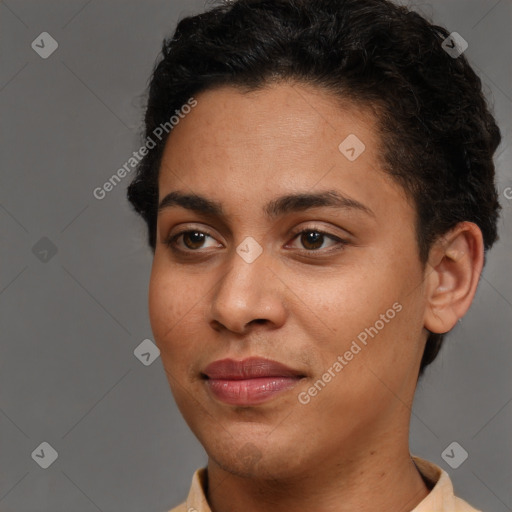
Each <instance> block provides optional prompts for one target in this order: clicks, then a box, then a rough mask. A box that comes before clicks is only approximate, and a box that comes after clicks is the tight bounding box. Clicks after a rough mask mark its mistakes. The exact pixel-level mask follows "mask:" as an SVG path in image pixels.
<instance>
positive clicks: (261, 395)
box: [202, 357, 304, 406]
mask: <svg viewBox="0 0 512 512" xmlns="http://www.w3.org/2000/svg"><path fill="white" fill-rule="evenodd" d="M202 375H203V378H204V379H205V384H206V386H207V388H208V390H209V391H210V392H211V393H212V394H213V395H214V397H215V398H217V399H219V400H220V401H222V402H224V403H227V404H231V405H241V406H243V405H245V406H249V405H256V404H260V403H263V402H266V401H268V400H270V399H271V398H273V397H275V396H276V395H277V394H280V393H283V392H284V391H287V390H290V389H291V388H293V387H295V386H296V385H297V383H298V382H299V381H300V380H301V379H302V378H303V377H304V375H303V374H302V373H301V372H299V371H297V370H294V369H292V368H289V367H288V366H285V365H284V364H281V363H278V362H277V361H272V360H270V359H263V358H258V357H251V358H248V359H243V360H241V361H235V360H234V359H221V360H219V361H215V362H213V363H211V364H209V365H208V366H207V367H206V368H205V369H204V371H203V372H202Z"/></svg>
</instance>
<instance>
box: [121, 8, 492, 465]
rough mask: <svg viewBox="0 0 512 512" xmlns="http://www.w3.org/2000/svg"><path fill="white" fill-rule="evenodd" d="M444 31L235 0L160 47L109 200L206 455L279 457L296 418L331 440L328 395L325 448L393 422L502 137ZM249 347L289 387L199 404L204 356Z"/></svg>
mask: <svg viewBox="0 0 512 512" xmlns="http://www.w3.org/2000/svg"><path fill="white" fill-rule="evenodd" d="M448 36H449V32H448V31H447V30H446V29H444V28H442V27H439V26H435V25H432V24H430V23H429V22H428V21H427V20H425V19H424V18H423V17H421V16H420V15H418V14H417V13H415V12H412V11H408V10H407V9H406V8H404V7H399V6H396V5H394V4H392V3H390V2H387V1H385V0H316V1H315V2H312V1H308V0H238V1H235V2H232V3H229V4H225V5H221V6H219V7H216V8H214V9H212V10H210V11H208V12H206V13H204V14H201V15H198V16H194V17H190V18H185V19H183V20H182V21H181V22H180V23H179V24H178V27H177V29H176V32H175V34H174V36H173V37H171V38H170V39H168V40H166V41H165V42H164V45H163V50H162V58H161V60H160V61H159V63H158V65H157V66H156V67H155V70H154V72H153V76H152V79H151V84H150V89H149V98H148V104H147V111H146V117H145V137H146V139H147V140H151V141H152V145H153V146H154V147H153V148H152V149H151V150H150V151H149V152H148V153H147V154H146V155H145V156H144V158H143V159H142V160H141V162H140V164H139V167H138V170H137V175H136V177H135V178H134V180H133V181H132V183H131V184H130V186H129V190H128V196H129V200H130V201H131V203H132V205H133V207H134V209H135V210H136V211H137V212H138V213H139V214H140V215H142V217H143V218H144V220H145V221H146V223H147V227H148V242H149V245H150V247H151V249H152V251H153V254H154V260H153V269H152V275H151V282H150V317H151V324H152V328H153V333H154V336H155V340H156V341H157V344H158V345H159V348H160V350H161V352H162V359H163V362H164V366H165V368H166V371H167V375H168V377H169V382H170V384H171V387H172V388H173V392H174V395H175V398H176V400H177V403H178V405H179V406H180V409H181V410H182V412H183V414H184V416H185V419H186V420H187V422H188V423H189V425H190V426H191V428H192V429H193V431H194V432H195V433H196V435H197V436H198V437H199V439H200V440H201V441H202V442H203V445H205V447H207V451H209V453H213V454H214V455H217V457H216V460H218V461H219V463H220V461H221V460H222V455H221V454H222V453H227V452H229V451H232V450H233V448H235V447H236V448H237V449H241V446H245V444H244V442H249V443H251V445H255V446H257V449H258V453H262V452H263V451H264V450H265V449H266V448H269V453H270V452H271V453H273V454H274V456H275V457H277V458H278V459H276V460H284V459H282V454H283V453H284V450H286V449H290V448H291V447H294V446H296V444H297V441H298V440H299V439H300V437H301V436H302V435H304V431H306V432H308V430H310V431H311V432H313V431H315V429H316V431H318V430H320V431H321V432H323V433H324V434H325V438H326V439H327V438H332V432H328V430H329V428H332V427H329V426H328V425H326V424H325V422H324V423H321V426H319V424H320V423H319V422H321V418H322V415H324V416H325V414H326V412H328V409H327V405H329V406H330V407H333V408H334V409H335V410H336V411H338V412H335V413H333V412H332V411H331V412H329V414H330V418H331V420H330V421H332V418H337V417H339V418H340V421H341V423H343V421H345V420H344V419H343V418H345V415H346V414H348V415H350V416H351V417H357V418H358V419H357V421H352V422H350V424H348V423H347V422H346V421H345V423H347V424H345V425H344V426H342V427H339V424H338V426H337V428H336V432H337V433H336V436H337V439H338V440H339V441H340V442H341V441H343V440H347V439H349V438H350V437H353V436H354V435H355V433H356V432H358V434H357V435H359V436H361V435H364V434H362V433H363V432H365V429H367V432H370V430H372V429H373V430H375V429H376V428H379V425H381V424H383V423H384V422H385V420H386V418H387V419H389V418H390V417H391V415H393V414H398V415H403V416H404V417H405V416H406V415H407V411H405V410H404V411H400V412H397V408H398V409H400V406H399V405H397V403H400V402H401V403H402V405H403V404H404V403H410V401H411V400H412V394H413V391H414V385H415V383H416V380H417V378H418V375H421V373H422V372H423V370H424V369H425V367H426V366H427V365H428V364H430V363H431V362H432V361H433V360H434V358H435V357H436V356H437V354H438V352H439V349H440V347H441V343H442V340H443V335H444V334H445V333H446V332H448V331H449V330H450V329H451V328H452V327H453V325H454V324H455V322H456V321H457V319H458V318H460V317H461V316H463V314H464V313H465V311H467V309H468V308H469V305H470V303H471V300H472V298H473V296H474V293H475V290H476V286H477V282H478V277H479V274H480V271H481V268H482V266H483V259H484V254H485V251H487V250H488V249H489V248H490V247H491V246H492V245H493V243H494V242H495V240H496V239H497V232H496V224H497V218H498V213H499V203H498V199H497V193H496V189H495V184H494V165H493V160H492V159H493V154H494V152H495V150H496V148H497V146H498V145H499V142H500V139H501V138H500V131H499V129H498V127H497V125H496V123H495V121H494V118H493V116H492V115H491V113H490V112H489V109H488V106H487V104H486V101H485V98H484V96H483V94H482V90H481V82H480V80H479V78H478V77H477V76H476V74H475V73H474V71H473V70H472V68H471V67H470V66H469V64H468V62H467V60H466V58H465V57H464V56H463V55H460V56H459V57H457V58H452V57H451V56H450V55H448V54H447V53H446V52H445V51H444V50H443V48H442V46H441V43H442V42H443V40H444V39H445V38H446V37H448ZM184 106H187V108H186V109H185V108H184ZM173 116H174V118H175V119H176V121H175V122H172V125H173V127H172V129H168V128H169V122H170V119H171V118H172V117H173ZM162 127H165V128H164V130H163V131H162ZM155 134H157V135H155ZM354 136H355V138H354ZM361 143H362V144H361ZM354 157H355V158H354ZM171 193H173V195H171V196H169V194H171ZM177 193H178V194H177ZM315 194H316V195H315ZM313 195H315V196H314V197H313ZM198 196H201V198H199V197H198ZM292 196H294V197H292ZM164 198H167V199H166V200H165V201H164V203H165V204H163V205H162V208H160V209H159V204H160V203H161V202H162V200H164ZM202 199H207V200H208V201H204V200H202ZM336 200H337V201H338V204H337V207H336V208H334V207H333V206H332V204H333V203H334V202H335V201H336ZM328 203H329V204H328ZM164 206H165V207H164ZM180 228H181V232H179V231H180ZM185 229H188V231H187V233H188V235H187V234H183V231H184V230H185ZM304 229H307V230H308V233H307V234H304V233H303V234H302V235H301V234H300V233H302V231H303V230H304ZM322 232H324V233H325V234H324V235H321V233H322ZM311 235H314V236H311ZM247 237H251V238H250V239H247ZM171 241H172V242H171ZM167 242H169V243H167ZM247 243H249V245H247ZM243 244H246V245H243ZM241 249H242V250H241ZM244 251H246V252H247V251H249V253H251V255H252V256H253V257H252V258H245V259H244V258H243V257H242V256H243V255H244V254H243V253H244ZM322 252H323V254H321V253H322ZM306 253H307V254H306ZM313 253H315V255H313ZM249 260H250V261H249ZM377 322H378V323H377ZM365 335H366V336H365ZM349 353H351V354H352V356H350V354H349ZM344 354H346V355H347V357H346V358H345V357H343V355H344ZM254 355H255V356H260V357H267V358H269V359H273V360H278V361H281V362H283V363H285V364H287V365H288V366H290V367H292V368H293V369H295V370H297V373H300V377H301V381H300V383H299V384H298V385H297V387H296V393H295V394H293V393H291V394H290V393H284V394H283V395H281V396H280V397H279V398H277V399H276V400H272V401H271V402H269V403H268V404H265V405H261V406H259V407H235V406H227V405H225V404H221V403H219V402H217V401H216V400H215V399H214V398H212V395H211V393H209V391H208V390H207V389H206V388H205V386H204V370H205V368H206V366H207V364H208V363H211V362H212V361H214V360H217V359H221V358H225V357H230V358H240V359H242V358H246V357H249V356H254ZM338 355H341V356H342V359H343V361H344V362H343V363H342V362H341V361H340V360H339V359H337V356H338ZM347 359H348V361H347ZM336 361H337V362H338V363H339V364H340V365H341V366H342V368H341V369H340V367H339V366H336V367H335V363H336ZM345 363H346V364H345ZM324 376H325V377H324ZM319 381H322V382H323V384H321V383H319ZM315 383H318V384H317V385H316V387H315V386H314V384H315ZM383 384H384V385H383ZM313 387H315V389H316V392H315V391H314V390H313V389H312V388H313ZM301 392H302V393H303V394H302V395H300V393H301ZM297 397H299V400H297ZM300 397H302V401H301V398H300ZM308 397H309V398H308ZM362 397H364V398H362ZM397 397H401V399H402V400H401V401H400V400H398V402H397ZM313 398H314V400H313ZM369 405H370V406H371V407H370V408H369V407H368V406H369ZM283 411H285V412H286V414H292V415H294V417H295V418H296V420H297V421H296V422H291V423H290V422H289V420H288V421H287V422H284V416H283V417H282V418H281V417H280V416H279V415H280V414H283ZM322 411H323V412H322ZM286 414H285V415H286ZM279 418H280V419H279ZM284 423H286V424H287V427H284V426H283V425H284ZM276 424H280V425H281V428H280V429H277V431H276V432H274V433H273V434H272V436H271V437H272V440H273V441H272V440H271V439H270V436H269V435H268V432H269V429H270V430H272V429H274V430H275V429H276V428H277V427H276ZM219 425H220V427H219ZM215 428H216V429H219V428H221V429H224V431H225V432H224V434H223V435H221V436H219V438H218V440H217V441H212V440H210V439H208V434H207V432H208V431H209V429H210V430H211V429H215ZM274 430H272V431H274ZM320 436H321V434H320ZM333 442H335V441H333ZM258 443H259V444H258ZM272 443H273V444H272ZM271 444H272V446H273V447H274V448H275V449H270V445H271ZM276 447H280V449H277V448H276ZM331 448H332V447H329V446H328V445H327V444H325V443H324V445H318V446H317V447H316V448H312V450H316V452H315V453H314V455H315V456H318V455H321V454H322V450H326V452H328V451H329V450H330V449H331ZM280 450H283V452H281V451H280ZM295 455H296V459H295V460H296V461H300V460H307V458H308V457H310V456H312V452H308V451H307V450H306V449H304V450H302V449H300V448H299V449H298V450H296V454H295ZM279 457H281V458H280V459H279ZM298 463H299V462H297V464H298ZM226 464H227V463H226ZM290 464H291V465H293V464H292V463H291V462H290ZM285 466H286V464H284V465H283V464H282V465H281V467H285ZM297 467H298V466H297Z"/></svg>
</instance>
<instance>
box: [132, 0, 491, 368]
mask: <svg viewBox="0 0 512 512" xmlns="http://www.w3.org/2000/svg"><path fill="white" fill-rule="evenodd" d="M449 36H450V33H449V32H448V31H447V30H446V29H445V28H443V27H441V26H437V25H434V24H432V23H430V22H429V21H428V20H426V19H425V18H424V17H422V16H421V15H419V14H418V13H416V12H414V11H410V10H408V9H407V8H405V7H402V6H398V5H395V4H393V3H392V2H390V1H388V0H236V1H234V2H229V3H227V2H226V3H224V4H222V5H218V6H215V7H213V8H211V9H210V10H209V11H207V12H204V13H202V14H199V15H196V16H190V17H186V18H184V19H182V20H181V21H180V22H179V24H178V25H177V28H176V30H175V33H174V35H173V36H172V37H170V38H168V39H165V40H164V42H163V46H162V55H161V58H160V60H159V62H158V63H157V64H156V65H155V68H154V70H153V73H152V77H151V81H150V86H149V94H148V100H147V108H146V114H145V136H146V137H150V136H151V134H152V133H154V130H155V129H156V128H157V127H158V126H159V125H161V124H163V123H165V122H166V121H168V119H169V117H170V116H172V114H173V113H174V112H175V111H176V110H177V109H179V108H180V106H181V105H183V104H185V103H186V102H187V100H188V99H189V98H190V97H191V96H192V95H196V94H198V93H200V92H201V91H205V90H208V89H212V88H214V87H218V86H222V85H229V86H233V87H239V88H243V89H247V90H256V89H258V88H262V87H264V86H265V85H267V84H269V83H270V82H272V81H275V80H285V79H291V80H296V81H298V82H300V83H305V84H311V85H314V86H317V87H319V88H323V89H325V90H326V91H329V92H332V93H334V94H335V95H336V97H338V98H340V99H341V100H349V101H351V102H353V103H354V104H356V105H357V104H358V105H360V106H362V107H369V108H371V109H373V111H374V112H375V113H376V115H377V126H378V129H379V134H380V144H381V148H380V149H381V151H380V154H381V159H382V161H383V162H384V165H383V171H384V172H387V173H389V174H390V175H392V176H393V177H394V179H395V180H396V181H397V182H398V183H399V184H400V185H401V186H402V187H403V189H404V190H405V192H406V194H407V196H408V197H409V198H410V199H411V200H412V202H413V204H414V205H415V209H416V233H417V240H418V255H419V259H420V261H421V262H422V264H423V265H426V262H427V259H428V254H429V250H430V248H431V246H432V243H433V242H434V241H435V240H436V239H437V238H438V237H439V236H441V235H443V234H444V233H446V232H447V231H449V230H450V229H451V228H453V227H455V225H456V224H458V223H459V222H462V221H470V222H474V223H476V224H477V225H478V226H479V228H480V229H481V231H482V234H483V240H484V248H485V251H487V250H488V249H489V248H490V247H491V246H492V245H493V243H494V242H495V241H496V240H497V237H498V236H497V220H498V216H499V210H500V205H499V202H498V194H497V191H496V187H495V182H494V174H495V169H494V163H493V155H494V152H495V150H496V148H497V147H498V145H499V143H500V141H501V133H500V130H499V128H498V126H497V124H496V121H495V119H494V117H493V115H492V114H491V112H490V109H489V106H488V104H487V102H486V99H485V97H484V94H483V92H482V83H481V80H480V78H479V77H478V76H477V75H476V74H475V72H474V70H473V69H472V68H471V66H470V65H469V63H468V61H467V59H466V58H465V56H464V55H460V56H458V57H457V58H452V57H451V56H450V55H449V54H448V53H447V52H446V51H445V50H444V49H443V47H442V42H443V41H444V40H445V39H446V38H447V37H449ZM165 142H166V137H162V138H161V140H159V141H158V143H157V145H156V147H155V148H154V149H153V150H151V151H149V152H148V153H147V154H146V156H145V157H144V158H143V159H142V160H141V161H140V163H139V165H138V167H137V171H136V175H135V177H134V179H133V181H132V182H131V184H130V185H129V187H128V199H129V201H130V202H131V204H132V206H133V208H134V209H135V211H136V212H137V213H139V214H140V215H141V216H142V217H143V219H144V220H145V222H146V223H147V227H148V242H149V245H150V247H151V249H152V251H153V252H154V250H155V244H156V219H157V205H158V173H159V167H160V162H161V158H162V153H163V148H164V145H165ZM443 337H444V335H443V334H437V333H429V336H428V339H427V343H426V346H425V351H424V354H423V357H422V361H421V367H420V375H421V374H422V373H423V370H424V369H425V367H426V366H427V365H428V364H430V363H431V362H432V361H433V360H434V359H435V357H436V356H437V354H438V352H439V350H440V348H441V344H442V341H443Z"/></svg>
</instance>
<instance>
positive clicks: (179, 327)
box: [148, 257, 204, 362]
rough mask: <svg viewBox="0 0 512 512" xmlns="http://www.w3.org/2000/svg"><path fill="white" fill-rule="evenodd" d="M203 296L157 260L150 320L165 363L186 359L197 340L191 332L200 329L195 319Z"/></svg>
mask: <svg viewBox="0 0 512 512" xmlns="http://www.w3.org/2000/svg"><path fill="white" fill-rule="evenodd" d="M155 258H156V257H155ZM203 295H204V293H201V290H200V289H198V288H197V287H196V288H194V285H193V284H191V282H190V280H188V281H187V282H186V283H184V282H183V279H181V278H180V273H179V272H176V271H172V269H170V268H166V267H165V266H164V265H162V264H161V263H159V261H158V260H157V259H155V260H154V263H153V267H152V269H151V277H150V281H149V296H148V298H149V303H148V305H149V318H150V323H151V329H152V331H153V335H154V337H155V341H156V344H157V346H158V348H159V349H160V351H161V353H162V358H163V360H164V362H165V361H166V359H169V360H170V359H171V358H170V357H169V356H170V355H171V353H172V355H173V358H172V360H173V361H174V360H176V358H179V359H180V360H183V359H184V358H186V354H187V348H189V347H190V340H193V339H195V338H194V336H193V335H192V333H191V332H189V330H190V329H192V328H193V326H194V325H200V322H199V321H198V319H197V318H195V317H197V315H198V311H199V307H200V302H201V297H203ZM184 340H186V343H185V342H184ZM174 356H176V357H174Z"/></svg>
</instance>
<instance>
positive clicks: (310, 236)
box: [294, 228, 347, 252]
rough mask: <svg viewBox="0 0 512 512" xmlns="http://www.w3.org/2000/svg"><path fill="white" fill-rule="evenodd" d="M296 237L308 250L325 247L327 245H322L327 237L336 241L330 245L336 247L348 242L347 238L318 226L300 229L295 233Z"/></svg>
mask: <svg viewBox="0 0 512 512" xmlns="http://www.w3.org/2000/svg"><path fill="white" fill-rule="evenodd" d="M295 239H298V240H299V241H300V243H301V244H302V246H303V247H304V248H305V249H306V251H308V252H312V251H317V250H318V249H322V248H324V249H325V247H322V246H323V245H324V242H325V241H326V239H330V240H331V241H332V242H334V243H333V244H331V246H330V247H335V246H336V245H338V246H344V245H346V244H347V242H346V241H345V240H342V239H341V238H339V237H337V236H334V235H331V234H330V233H327V232H325V231H322V230H320V229H316V228H310V229H303V230H302V231H299V232H298V233H296V234H295V236H294V240H295Z"/></svg>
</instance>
